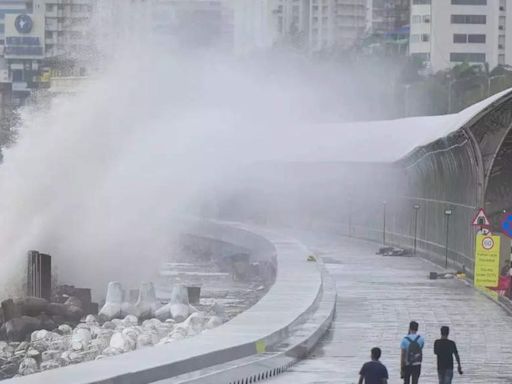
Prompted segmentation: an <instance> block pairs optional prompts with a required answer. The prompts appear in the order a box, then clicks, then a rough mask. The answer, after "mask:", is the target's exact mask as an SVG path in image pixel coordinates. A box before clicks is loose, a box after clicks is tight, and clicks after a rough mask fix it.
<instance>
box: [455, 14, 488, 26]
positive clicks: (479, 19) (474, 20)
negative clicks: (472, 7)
mask: <svg viewBox="0 0 512 384" xmlns="http://www.w3.org/2000/svg"><path fill="white" fill-rule="evenodd" d="M486 23H487V16H485V15H452V24H486Z"/></svg>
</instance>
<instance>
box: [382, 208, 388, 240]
mask: <svg viewBox="0 0 512 384" xmlns="http://www.w3.org/2000/svg"><path fill="white" fill-rule="evenodd" d="M386 205H387V203H386V202H385V201H383V202H382V206H383V208H384V212H383V213H384V220H383V225H382V244H383V245H386Z"/></svg>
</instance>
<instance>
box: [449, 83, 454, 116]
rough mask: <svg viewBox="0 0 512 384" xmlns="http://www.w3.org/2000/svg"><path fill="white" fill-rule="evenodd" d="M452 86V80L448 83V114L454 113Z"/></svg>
mask: <svg viewBox="0 0 512 384" xmlns="http://www.w3.org/2000/svg"><path fill="white" fill-rule="evenodd" d="M452 85H453V82H452V80H451V79H449V81H448V114H450V113H452Z"/></svg>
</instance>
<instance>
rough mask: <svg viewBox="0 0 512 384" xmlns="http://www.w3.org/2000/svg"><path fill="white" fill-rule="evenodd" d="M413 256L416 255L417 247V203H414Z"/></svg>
mask: <svg viewBox="0 0 512 384" xmlns="http://www.w3.org/2000/svg"><path fill="white" fill-rule="evenodd" d="M413 208H414V256H416V248H417V241H418V211H419V210H420V208H421V206H420V205H419V204H414V205H413Z"/></svg>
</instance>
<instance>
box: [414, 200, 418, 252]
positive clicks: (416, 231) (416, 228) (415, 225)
mask: <svg viewBox="0 0 512 384" xmlns="http://www.w3.org/2000/svg"><path fill="white" fill-rule="evenodd" d="M417 241H418V208H416V207H414V256H416V245H417Z"/></svg>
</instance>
